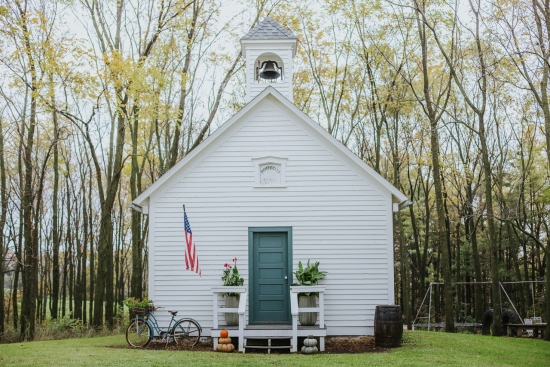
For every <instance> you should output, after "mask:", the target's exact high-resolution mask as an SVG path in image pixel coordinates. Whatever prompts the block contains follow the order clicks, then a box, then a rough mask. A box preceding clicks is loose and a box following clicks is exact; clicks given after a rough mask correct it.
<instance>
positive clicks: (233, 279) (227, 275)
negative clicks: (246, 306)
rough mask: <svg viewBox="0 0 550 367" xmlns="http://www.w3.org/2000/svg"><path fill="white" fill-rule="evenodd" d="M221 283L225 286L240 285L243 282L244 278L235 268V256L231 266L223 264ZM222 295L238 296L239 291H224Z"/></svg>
mask: <svg viewBox="0 0 550 367" xmlns="http://www.w3.org/2000/svg"><path fill="white" fill-rule="evenodd" d="M223 267H224V269H223V275H222V280H223V285H224V286H226V287H240V286H242V285H243V284H244V279H243V278H241V276H240V275H239V269H237V258H236V257H235V258H233V266H232V265H230V264H228V263H225V264H224V265H223ZM224 296H236V297H239V293H224Z"/></svg>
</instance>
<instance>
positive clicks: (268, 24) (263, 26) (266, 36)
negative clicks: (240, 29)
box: [241, 16, 296, 40]
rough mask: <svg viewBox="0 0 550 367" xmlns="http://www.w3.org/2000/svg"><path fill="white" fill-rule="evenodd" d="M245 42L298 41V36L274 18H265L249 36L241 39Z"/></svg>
mask: <svg viewBox="0 0 550 367" xmlns="http://www.w3.org/2000/svg"><path fill="white" fill-rule="evenodd" d="M241 39H243V40H281V39H283V40H286V39H296V36H295V35H294V34H292V32H291V31H289V30H287V29H285V28H284V27H283V26H282V25H280V24H279V23H277V22H276V21H274V20H273V18H271V17H269V16H267V17H265V18H264V19H263V20H262V21H261V22H260V23H258V25H256V27H254V28H252V29H251V30H250V31H249V32H248V33H247V34H245V35H244V36H243V38H241Z"/></svg>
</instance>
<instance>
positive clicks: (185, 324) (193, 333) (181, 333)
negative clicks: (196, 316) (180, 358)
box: [172, 320, 201, 348]
mask: <svg viewBox="0 0 550 367" xmlns="http://www.w3.org/2000/svg"><path fill="white" fill-rule="evenodd" d="M172 332H173V333H174V341H175V342H176V344H179V345H182V346H184V347H185V348H191V347H193V346H195V345H197V343H198V342H199V339H200V338H201V329H200V328H199V325H197V323H196V322H194V321H193V320H180V321H178V322H177V323H176V325H174V328H173V329H172Z"/></svg>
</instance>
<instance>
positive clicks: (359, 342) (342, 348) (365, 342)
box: [112, 336, 387, 354]
mask: <svg viewBox="0 0 550 367" xmlns="http://www.w3.org/2000/svg"><path fill="white" fill-rule="evenodd" d="M232 339H233V340H232V341H233V344H234V345H235V349H236V348H237V346H238V339H237V338H232ZM303 339H304V338H299V340H298V345H299V346H300V347H301V346H302V345H303ZM317 340H319V338H317ZM317 347H319V342H317ZM112 348H123V349H133V348H132V347H130V346H129V345H123V346H113V347H112ZM142 349H149V350H188V351H193V352H212V350H213V345H212V339H211V338H204V339H203V340H201V342H200V343H198V344H197V345H196V346H194V347H193V348H192V349H188V348H186V347H184V346H182V345H178V344H174V343H169V344H168V345H166V343H162V342H151V343H149V345H147V346H146V347H144V348H142ZM386 351H387V349H386V348H381V347H377V346H376V345H375V344H374V337H373V336H360V337H327V338H326V339H325V351H324V352H320V354H357V353H380V352H386ZM246 353H253V354H267V350H265V349H247V351H246ZM271 353H273V354H288V353H290V351H289V350H288V349H272V350H271ZM298 353H299V352H298Z"/></svg>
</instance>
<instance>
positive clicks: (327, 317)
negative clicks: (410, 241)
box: [134, 17, 407, 350]
mask: <svg viewBox="0 0 550 367" xmlns="http://www.w3.org/2000/svg"><path fill="white" fill-rule="evenodd" d="M241 46H242V54H243V56H244V58H245V60H246V81H247V85H246V87H247V102H248V103H247V105H246V106H244V107H243V108H242V109H241V110H240V111H239V112H238V113H236V114H235V115H234V116H233V117H232V118H231V119H229V120H228V121H227V122H226V123H225V124H223V125H222V126H221V127H220V128H219V129H218V130H217V131H216V132H215V133H213V134H212V135H211V136H209V137H208V138H207V139H206V140H205V141H204V142H202V143H201V144H200V145H199V146H198V147H197V148H196V149H194V150H193V151H192V152H190V153H189V154H188V155H187V156H186V157H185V158H184V159H182V160H181V161H180V162H179V163H178V164H176V165H175V166H174V167H173V168H172V169H171V170H169V171H168V172H167V173H166V174H164V175H163V176H162V177H161V178H160V179H159V180H158V181H156V182H155V183H154V184H153V185H151V186H150V187H149V188H148V189H147V190H145V191H144V192H143V193H142V194H141V195H140V196H139V197H138V198H136V199H135V201H134V204H135V205H136V206H139V207H140V208H142V210H143V213H145V214H148V215H149V239H148V244H149V280H148V282H149V294H148V295H149V298H150V299H153V300H154V301H155V304H157V305H162V306H165V307H166V309H168V310H179V311H180V312H179V315H178V316H187V317H192V318H194V319H196V320H197V321H199V322H200V324H201V325H202V327H203V335H206V336H210V335H212V336H217V335H218V332H219V329H221V328H223V327H224V325H225V324H224V311H226V310H225V309H224V308H223V305H224V303H223V302H224V301H223V297H222V292H223V291H224V289H220V287H221V286H222V280H221V276H222V271H223V269H224V264H225V263H231V260H232V259H233V258H235V257H236V258H237V259H238V262H237V265H238V269H239V271H240V273H241V275H242V277H243V278H244V287H242V288H241V289H237V290H236V291H239V292H241V298H240V305H239V308H238V309H236V308H233V309H232V311H237V310H238V313H239V315H240V316H239V319H240V325H239V326H234V327H230V328H229V329H230V336H233V337H239V336H240V342H239V344H240V349H243V342H244V343H246V341H245V340H246V339H247V338H252V337H255V338H259V337H265V338H274V337H279V338H285V337H286V338H289V339H291V338H292V339H291V340H292V341H293V344H292V349H293V350H296V348H297V345H296V338H297V337H299V336H303V335H308V334H313V335H316V336H319V337H321V348H322V347H323V341H324V338H323V337H324V336H330V335H373V326H374V311H375V307H376V305H380V304H394V273H393V267H394V266H393V265H394V259H393V220H392V214H393V212H395V211H397V210H399V207H400V204H401V203H404V202H406V201H407V198H406V197H405V195H404V194H403V193H401V192H400V191H399V190H397V189H396V188H395V187H394V186H392V185H391V184H390V183H389V182H388V181H386V180H385V179H384V178H383V177H381V176H380V175H379V174H378V173H376V172H375V171H374V170H373V169H372V168H371V167H369V166H368V165H367V164H365V163H364V162H363V161H362V160H361V159H359V158H358V157H357V156H356V155H354V154H353V153H352V152H351V151H350V150H349V149H348V148H347V147H345V146H344V145H342V144H341V143H340V142H339V141H338V140H336V139H335V138H334V137H332V136H331V135H330V134H328V133H327V132H326V131H325V130H324V129H323V128H322V127H321V126H319V124H318V123H316V122H315V121H313V120H312V119H311V118H310V117H308V116H307V115H306V114H304V113H303V112H302V111H300V110H299V109H298V108H297V107H296V106H295V105H294V104H293V102H292V73H293V68H292V60H293V57H294V55H295V54H296V38H295V36H294V35H293V34H292V33H291V32H289V31H288V30H286V29H284V28H283V27H282V26H281V25H280V24H278V23H277V22H275V21H274V20H273V19H271V18H269V17H267V18H265V19H264V20H263V21H261V22H260V23H259V24H258V25H257V26H256V27H255V28H254V29H252V30H251V31H250V32H249V33H248V34H246V35H245V36H244V37H243V38H242V39H241ZM266 78H274V79H266ZM183 205H185V208H186V212H187V216H188V218H189V223H190V226H191V229H192V232H193V240H194V241H195V243H196V249H197V256H198V259H199V262H200V268H201V271H202V276H199V275H198V274H196V273H194V272H192V271H189V270H186V267H185V260H184V250H185V236H184V212H183ZM309 259H310V260H311V261H313V262H315V261H319V262H320V270H322V271H325V272H327V273H328V275H327V276H326V278H325V279H323V280H322V281H321V282H320V285H319V287H318V288H316V289H315V290H316V291H318V292H319V298H318V305H317V307H316V308H315V311H316V312H318V316H319V317H318V321H317V325H316V326H314V327H303V326H300V325H297V315H298V312H299V311H298V304H297V301H296V293H297V290H296V289H295V288H294V287H293V289H294V292H293V291H292V290H291V285H292V283H293V282H294V281H295V279H294V277H293V272H294V271H296V270H297V264H298V261H302V263H304V262H307V261H308V260H309ZM310 311H311V308H310ZM156 316H157V318H158V319H159V320H160V321H161V323H168V321H169V319H170V315H169V314H168V313H167V312H161V311H157V314H156Z"/></svg>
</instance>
